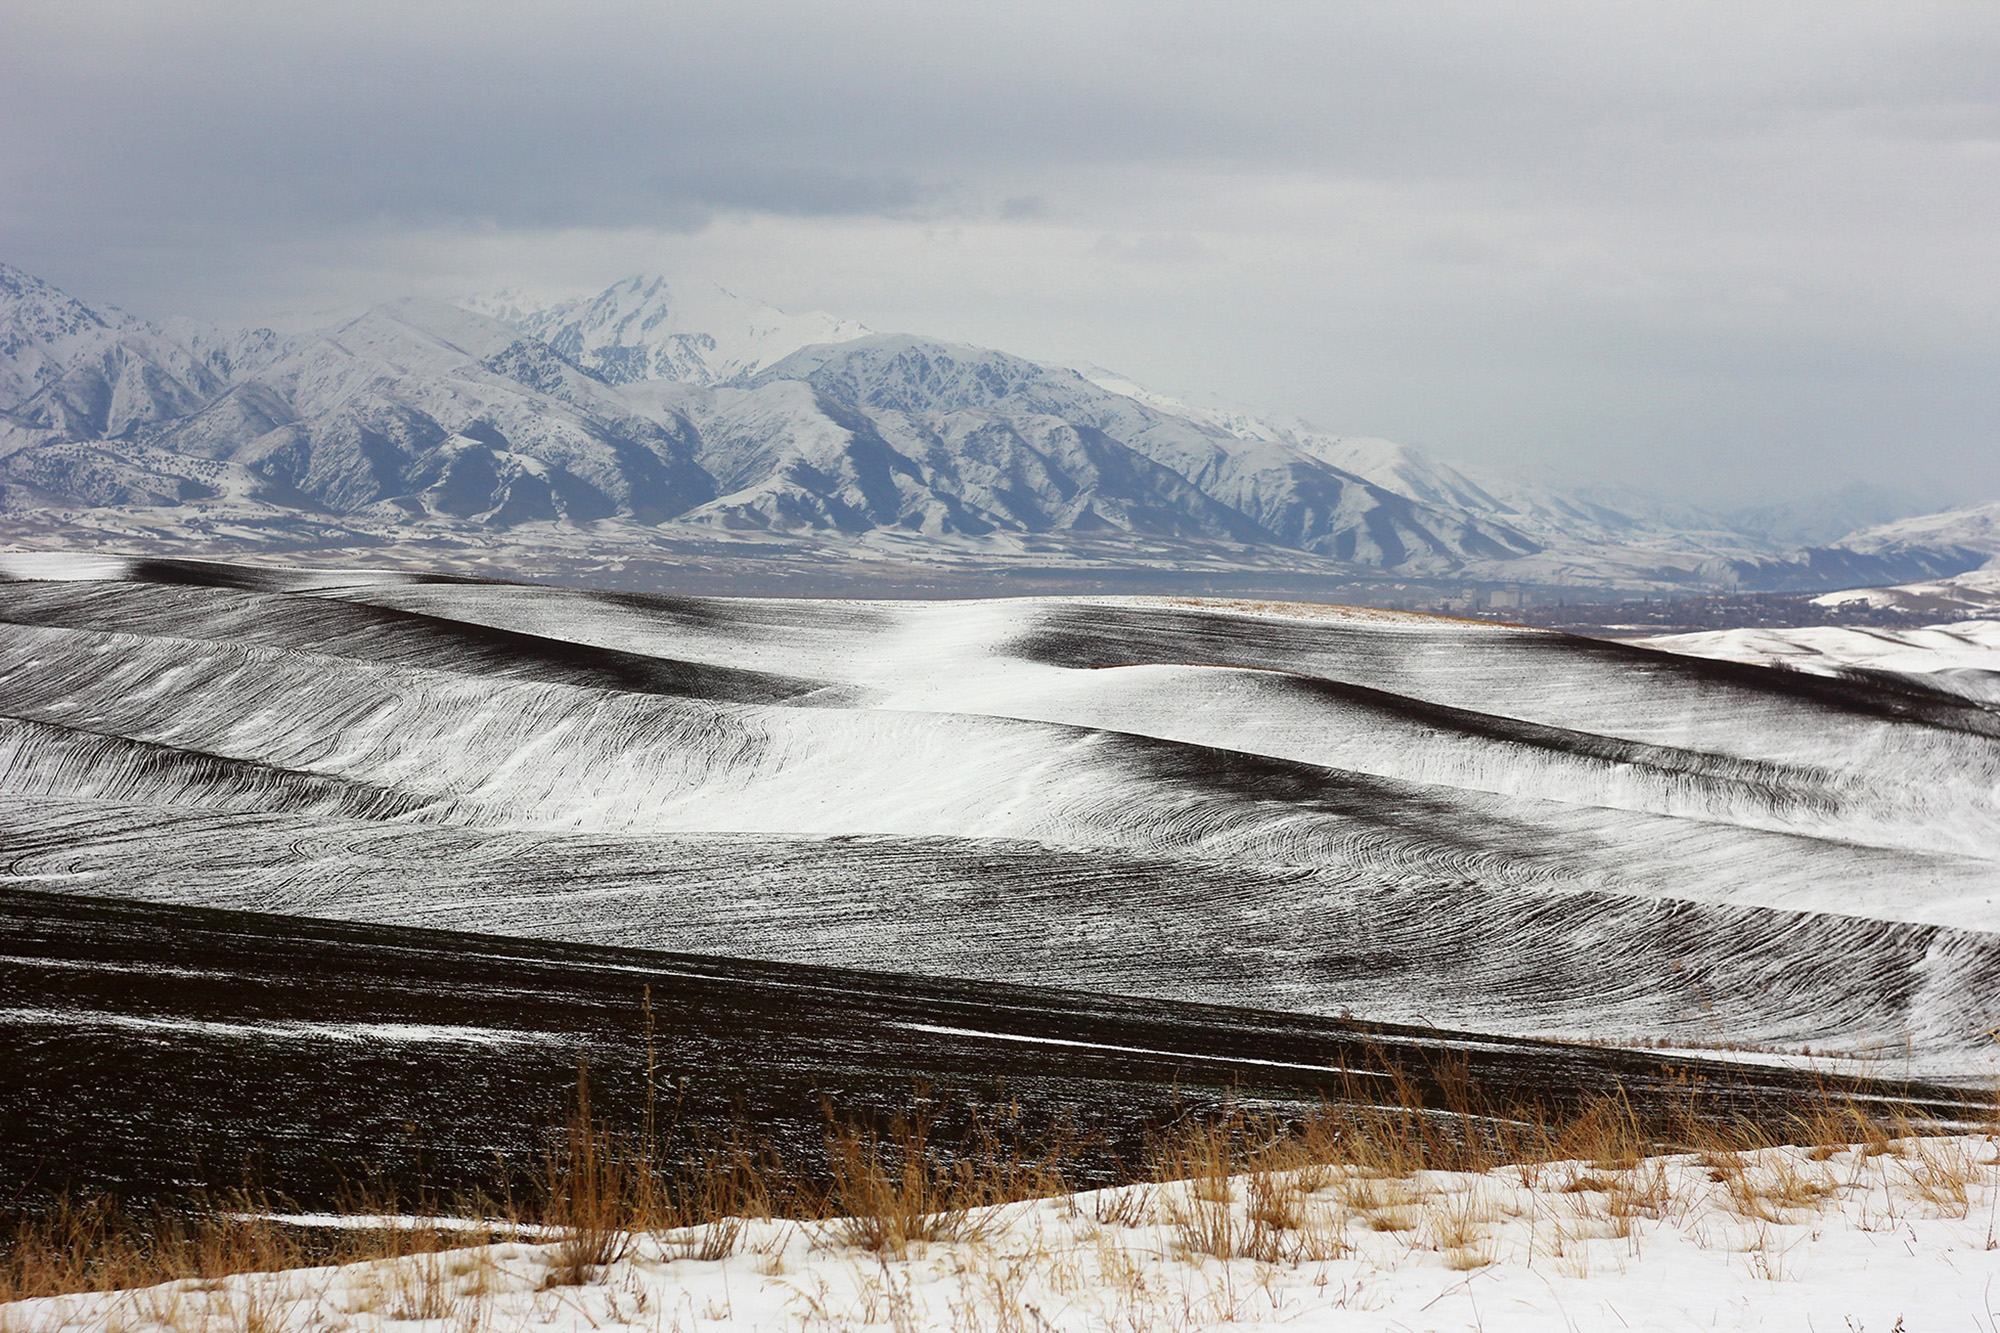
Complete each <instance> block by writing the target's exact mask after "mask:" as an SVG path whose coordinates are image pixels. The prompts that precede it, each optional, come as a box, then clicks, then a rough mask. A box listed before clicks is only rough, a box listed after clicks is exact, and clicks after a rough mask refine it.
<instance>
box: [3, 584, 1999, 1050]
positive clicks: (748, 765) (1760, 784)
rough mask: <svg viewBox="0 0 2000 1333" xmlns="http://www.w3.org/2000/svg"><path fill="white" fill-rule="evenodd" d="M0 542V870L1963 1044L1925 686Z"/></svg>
mask: <svg viewBox="0 0 2000 1333" xmlns="http://www.w3.org/2000/svg"><path fill="white" fill-rule="evenodd" d="M0 566H4V567H5V568H8V569H10V570H12V571H14V572H15V573H17V574H18V575H22V576H27V577H29V578H32V579H35V580H40V581H33V582H17V583H12V584H5V583H0V685H3V686H4V688H0V699H4V700H5V703H4V705H3V706H0V847H4V855H0V864H5V865H7V866H8V867H9V871H10V874H12V875H13V876H14V877H16V880H17V881H18V882H19V883H21V884H23V885H28V886H42V887H45V888H49V889H54V890H60V891H65V892H81V893H89V894H96V895H112V896H137V897H141V898H149V899H155V900H166V901H184V902H194V903H200V904H207V905H212V906H218V907H238V908H250V909H254V910H260V911H288V912H296V913H301V914H307V915H321V916H333V917H352V918H357V919H364V920H374V921H379V922H384V923H392V924H393V923H406V924H413V925H415V924H421V925H429V926H441V927H448V928H461V929H476V930H479V931H484V932H488V933H517V934H524V935H534V936H540V937H544V938H554V939H574V940H579V941H588V942H597V943H611V944H621V945H625V944H631V945H643V946H646V947H654V948H663V949H670V950H681V951H690V952H698V953H717V954H724V955H728V956H752V957H762V958H769V959H772V960H776V961H810V962H818V963H828V964H837V965H842V966H852V967H859V968H864V969H878V970H882V969H886V970H895V971H911V970H915V971H921V972H926V973H930V974H933V975H939V976H956V977H969V978H984V979H988V980H994V981H1017V982H1031V983H1041V984H1052V985H1060V986H1066V987H1070V988H1074V989H1081V990H1090V991H1097V992H1101V993H1102V992H1110V993H1122V994H1132V995H1145V996H1155V997H1174V998H1180V999H1192V1000H1205V1001H1211V1002H1216V1003H1224V1004H1248V1005H1252V1006H1257V1007H1263V1008H1270V1009H1282V1010H1289V1011H1296V1012H1308V1013H1316V1014H1324V1015H1333V1014H1338V1013H1340V1012H1341V1011H1343V1010H1352V1011H1353V1012H1355V1013H1357V1014H1361V1015H1364V1016H1368V1017H1372V1018H1378V1019H1384V1020H1392V1021H1423V1022H1431V1023H1437V1024H1442V1025H1444V1026H1449V1027H1459V1028H1466V1029H1473V1030H1486V1031H1500V1032H1504V1033H1507V1034H1510V1035H1516V1036H1519V1035H1542V1036H1559V1037H1565V1038H1571V1039H1577V1040H1593V1041H1611V1042H1614V1043H1630V1042H1641V1043H1655V1042H1657V1043H1664V1044H1667V1045H1674V1046H1733V1045H1744V1044H1747V1045H1750V1046H1754V1047H1758V1048H1782V1049H1784V1050H1793V1049H1796V1048H1800V1047H1806V1046H1810V1047H1811V1048H1812V1049H1813V1050H1815V1051H1818V1052H1822V1053H1825V1052H1846V1053H1850V1054H1860V1053H1865V1052H1869V1051H1881V1050H1887V1049H1890V1048H1893V1049H1894V1050H1895V1052H1896V1059H1897V1061H1898V1064H1899V1067H1900V1065H1901V1062H1902V1061H1903V1059H1904V1058H1905V1054H1906V1052H1907V1054H1908V1056H1909V1058H1910V1059H1912V1060H1914V1062H1915V1064H1916V1066H1917V1067H1918V1068H1919V1069H1921V1070H1922V1071H1923V1072H1925V1073H1927V1074H1934V1075H1937V1076H1939V1077H1952V1078H1965V1077H1984V1076H1985V1075H1986V1074H1987V1073H1988V1072H1990V1062H1991V1057H1992V1044H1991V1040H1990V1037H1989V1036H1988V1035H1986V1034H1987V1031H1988V1029H1990V1027H1991V1025H1992V1021H1993V1020H1992V1016H1991V1013H1990V997H1991V995H1992V994H1993V988H1994V985H1995V981H1996V978H2000V807H1996V806H1995V803H1994V792H1995V791H1996V789H2000V718H1996V715H1995V713H1994V712H1993V711H1992V709H1991V708H1989V707H1987V706H1984V705H1982V704H1980V703H1979V702H1976V701H1974V700H1970V699H1967V698H1963V697H1959V696H1956V695H1954V694H1952V693H1949V692H1946V691H1941V690H1937V689H1932V688H1924V687H1922V686H1921V684H1919V683H1914V682H1912V681H1911V680H1910V679H1908V678H1904V677H1894V676H1889V675H1886V674H1876V675H1870V676H1854V675H1840V676H1815V675H1810V674H1805V673H1801V672H1796V671H1780V670H1773V669H1770V668H1767V667H1761V666H1750V665H1739V664H1736V663H1732V662H1716V661H1708V660H1704V659H1702V658H1698V657H1691V656H1686V655H1682V654H1677V653H1664V652H1658V651H1652V650H1648V649H1646V648H1643V647H1635V646H1631V645H1622V644H1612V643H1603V642H1597V641H1592V640H1584V639H1576V638H1571V637H1568V636H1565V635H1561V634H1555V633H1550V632H1546V631H1533V630H1525V629H1520V628H1515V627H1507V626H1500V625H1490V624H1481V623H1476V622H1466V621H1458V620H1450V619H1438V618H1431V617H1424V616H1411V615H1401V614H1395V613H1387V612H1370V611H1357V610H1349V609H1341V608H1323V607H1322V608H1312V607H1294V606H1273V605H1263V604H1236V603H1225V602H1204V601H1188V600H1173V599H1157V600H1148V599H1129V598H1128V599H1112V598H1105V599H1015V600H999V601H986V602H976V601H975V602H928V603H925V602H897V603H890V602H875V603H869V602H804V601H800V602H786V601H755V600H730V599H693V598H648V597H642V596H635V595H631V594H592V593H584V592H571V591H564V590H560V589H552V588H533V587H525V586H510V585H494V584H486V585H479V584H462V583H461V584H445V583H424V582H413V581H412V580H411V579H409V578H408V577H407V576H403V577H394V578H387V579H383V580H381V581H379V582H368V581H364V580H361V579H358V578H357V577H356V576H355V575H352V574H347V575H339V576H329V575H326V574H320V573H310V572H300V573H286V572H283V571H259V570H244V569H232V568H229V567H219V566H211V567H203V568H198V569H174V568H167V567H149V566H144V565H138V564H128V565H126V566H124V567H123V568H111V567H107V566H106V564H105V563H104V562H103V561H102V560H96V561H80V562H77V563H75V564H69V563H67V562H65V561H62V560H58V559H52V558H49V557H41V558H25V559H24V558H21V557H0ZM108 575H115V576H118V577H107V576H108ZM162 579H166V580H175V581H172V582H161V581H160V580H162ZM169 848H170V849H171V853H170V855H171V860H172V864H173V865H174V866H176V867H177V870H178V872H179V873H177V874H175V875H172V876H166V877H163V876H161V875H160V874H159V873H158V867H159V864H160V861H161V858H162V856H166V855H169V853H168V852H167V850H166V849H169Z"/></svg>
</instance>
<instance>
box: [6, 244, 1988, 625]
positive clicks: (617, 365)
mask: <svg viewBox="0 0 2000 1333" xmlns="http://www.w3.org/2000/svg"><path fill="white" fill-rule="evenodd" d="M1680 518H1681V521H1679V522H1676V521H1674V516H1671V515H1663V514H1660V513H1654V514H1647V513H1645V512H1642V511H1636V507H1633V506H1621V505H1619V504H1616V503H1609V502H1604V501H1601V500H1599V499H1596V498H1591V497H1586V496H1583V495H1579V494H1576V493H1573V492H1566V491H1563V490H1560V489H1557V488H1553V487H1548V486H1542V485H1538V484H1534V483H1529V482H1524V481H1521V480H1519V479H1514V478H1508V477H1505V476H1501V475H1499V474H1489V473H1481V472H1476V471H1475V470H1473V469H1467V468H1461V467H1457V466H1454V465H1451V464H1447V463H1444V462H1442V461H1441V460H1438V459H1435V458H1432V457H1430V456H1428V455H1425V454H1423V453H1421V452H1420V451H1417V450H1414V449H1409V448H1407V447H1404V446H1400V445H1395V444H1392V443H1390V442H1387V441H1380V440H1364V439H1351V438H1343V437H1338V436H1332V435H1327V434H1325V433H1323V432H1318V431H1315V430H1313V429H1312V428H1310V427H1307V426H1304V425H1303V424H1301V423H1287V422H1277V421H1272V420H1269V419H1265V418H1260V417H1256V416H1253V415H1251V414H1247V413H1235V412H1224V411H1215V410H1210V409H1203V408H1196V407H1191V406H1189V405H1187V404H1184V403H1180V402H1177V401H1175V400H1173V399H1170V398H1165V397H1163V396H1161V395H1158V394H1153V393H1150V392H1148V391H1146V390H1144V389H1142V388H1139V387H1138V386H1136V385H1131V384H1128V383H1125V382H1123V381H1119V380H1117V379H1116V378H1115V377H1111V376H1108V375H1104V374H1102V373H1096V374H1092V375H1086V374H1083V373H1080V372H1078V371H1075V370H1070V369H1066V368H1061V367H1053V366H1048V365H1044V364H1041V363H1037V362H1034V361H1029V360H1026V359H1024V358H1021V357H1016V356H1010V355H1008V354H1006V353H1003V352H998V351H992V350H989V349H984V348H977V347H969V346H963V345H959V344H953V343H947V342H941V341H938V340H934V339H926V338H919V337H913V336H909V335H902V334H876V333H871V332H870V331H868V330H867V329H865V328H863V327H861V326H860V325H858V324H854V323H853V322H851V321H844V320H839V319H836V318H834V317H832V316H829V315H821V314H808V315H791V314H787V313H785V312H782V311H778V310H776V309H774V308H772V307H768V306H763V305H760V304H758V303H756V302H752V301H746V300H744V299H742V298H739V297H736V296H734V295H733V294H731V293H728V292H726V291H723V290H722V289H720V288H709V287H700V286H693V287H687V288H670V287H669V286H668V285H667V284H666V283H664V282H663V281H662V280H660V279H657V278H631V279H627V280H626V281H624V282H620V283H617V284H615V285H613V286H612V287H610V288H608V289H606V290H605V291H604V292H601V293H599V294H598V295H596V296H594V297H589V298H581V299H577V300H570V301H565V302H560V303H555V304H548V305H536V304H533V303H528V302H523V301H521V300H519V299H518V298H510V297H506V296H502V297H497V298H491V299H487V300H481V301H472V302H468V303H466V304H465V305H463V306H453V305H444V304H439V303H435V302H424V301H405V302H399V303H394V304H390V305H385V306H380V307H377V308H375V309H373V310H370V311H368V312H366V313H365V314H362V315H360V316H358V317H356V318H353V319H349V320H347V321H345V322H343V323H340V324H338V325H335V326H334V327H331V328H327V329H324V330H321V331H318V332H315V333H311V334H306V335H302V336H296V337H280V336H278V335H276V334H273V333H270V332H269V331H266V330H256V331H247V332H229V331H223V330H216V329H209V328H206V327H204V326H201V325H198V324H195V323H192V322H189V321H179V320H177V321H172V322H170V323H168V324H166V325H153V324H150V323H147V322H146V321H143V320H140V319H137V318H135V317H133V316H131V315H129V314H126V313H124V312H122V311H119V310H116V309H115V308H113V307H109V306H102V305H93V304H89V303H86V302H83V301H80V300H78V299H76V298H74V297H71V296H69V295H67V294H65V293H63V292H61V291H59V290H57V289H56V288H54V287H53V286H51V285H49V284H47V283H45V282H42V281H40V280H39V279H36V278H34V277H32V276H30V275H28V274H25V273H22V272H20V271H19V270H17V269H12V268H7V267H5V266H0V522H11V523H14V524H19V523H39V524H41V525H43V528H44V529H46V528H47V527H48V525H51V524H56V525H61V524H68V525H71V526H78V527H92V526H93V525H94V527H95V529H96V530H112V531H120V532H124V531H143V532H148V533H157V534H166V535H174V534H181V535H186V536H188V537H190V538H192V539H200V540H212V539H214V538H216V537H217V536H218V534H227V535H228V537H229V538H230V540H232V541H236V542H238V543H239V544H240V543H244V542H248V543H251V544H255V543H256V542H257V541H260V540H266V539H268V540H270V541H272V542H278V543H282V544H285V545H288V546H290V547H292V548H294V549H296V548H299V547H310V546H311V545H313V544H314V543H315V542H317V541H322V540H326V536H325V534H326V533H327V532H329V531H331V530H332V529H334V528H338V529H340V530H341V531H343V532H345V533H348V534H350V535H352V534H356V533H360V534H363V535H365V536H366V537H367V539H368V540H389V539H395V540H407V539H410V538H412V536H413V535H415V536H418V537H420V536H421V534H422V533H424V532H427V531H443V530H451V531H454V532H458V533H464V532H466V531H468V530H470V531H474V532H477V531H486V532H491V533H493V534H495V536H496V539H504V540H505V541H507V542H508V543H510V544H512V545H515V546H521V545H524V544H525V545H526V546H529V547H532V546H533V545H534V544H535V543H536V542H543V541H552V542H558V543H562V542H570V543H573V542H575V541H577V540H580V539H585V538H587V539H589V540H593V541H603V542H615V543H621V544H625V545H631V544H633V543H638V544H642V545H643V544H644V543H645V542H647V541H653V540H662V539H669V538H670V539H673V540H695V541H699V540H704V537H703V534H709V537H708V538H707V539H709V540H716V539H722V538H724V537H725V536H728V535H741V534H767V535H768V534H789V535H792V536H804V537H817V538H823V539H825V540H826V541H828V542H833V543H838V542H840V541H842V540H850V539H855V538H859V537H862V536H864V535H868V534H903V535H905V536H907V537H909V538H911V539H916V540H927V541H929V542H931V543H933V544H935V545H936V547H937V549H939V550H952V551H975V552H976V551H979V550H985V549H988V548H990V549H991V550H992V551H994V552H999V553H1004V552H1005V551H1007V550H1009V549H1015V548H1017V547H1018V543H1019V542H1020V541H1022V540H1039V541H1043V542H1045V543H1046V542H1051V541H1052V542H1056V543H1058V544H1059V545H1060V544H1061V543H1064V542H1068V543H1072V544H1076V543H1081V544H1087V545H1092V549H1098V550H1101V549H1103V547H1104V544H1105V543H1107V542H1109V543H1113V544H1118V543H1122V544H1123V548H1124V549H1128V550H1134V551H1137V550H1144V549H1149V548H1157V547H1158V545H1159V544H1160V543H1179V544H1187V543H1193V544H1195V545H1197V546H1199V547H1201V548H1202V549H1203V550H1205V551H1208V552H1210V553H1211V554H1215V553H1220V556H1219V558H1222V559H1225V560H1226V559H1229V558H1236V557H1231V556H1230V555H1229V553H1231V552H1235V553H1237V554H1238V556H1239V557H1241V558H1244V559H1250V558H1263V557H1262V556H1260V555H1259V554H1258V553H1267V554H1268V553H1274V552H1275V553H1281V554H1282V555H1283V556H1284V558H1286V559H1293V560H1297V561H1304V562H1306V563H1307V564H1308V565H1315V567H1322V568H1324V569H1325V570H1327V571H1328V572H1330V573H1338V571H1340V570H1364V571H1365V570H1375V571H1393V572H1395V573H1396V574H1399V575H1407V576H1411V577H1418V578H1433V579H1435V578H1452V579H1481V580H1500V581H1513V582H1523V583H1536V584H1551V585H1579V584H1580V585H1588V584H1592V583H1596V584H1625V585H1643V586H1654V585H1660V586H1676V585H1683V584H1701V583H1709V584H1716V583H1720V584H1727V585H1734V586H1772V587H1780V586H1786V587H1790V586H1838V585H1839V583H1840V582H1841V581H1843V580H1845V581H1847V582H1849V583H1851V582H1856V581H1859V582H1870V581H1873V582H1891V581H1907V580H1909V579H1913V578H1925V577H1936V576H1941V575H1949V574H1953V573H1956V572H1958V571H1960V570H1963V569H1967V568H1971V567H1973V566H1975V565H1978V564H1982V563H1984V561H1985V559H1986V558H1988V556H1989V555H1990V554H1991V551H1989V550H1985V549H1983V548H1982V547H1981V546H1979V545H1978V544H1961V543H1959V542H1957V541H1956V540H1955V539H1954V538H1953V535H1952V534H1953V533H1954V532H1955V531H1956V530H1955V529H1952V528H1950V527H1949V525H1946V526H1945V527H1942V528H1939V529H1937V531H1938V533H1939V534H1940V536H1939V539H1938V540H1936V541H1930V542H1926V541H1904V542H1882V541H1877V542H1875V543H1874V544H1873V545H1871V546H1866V547H1862V546H1848V545H1841V544H1835V545H1832V546H1829V547H1827V548H1823V549H1820V550H1805V551H1790V550H1787V549H1785V548H1784V547H1783V546H1782V545H1780V544H1779V543H1777V542H1774V541H1772V540H1771V539H1769V538H1768V537H1765V536H1761V535H1759V534H1757V533H1754V532H1746V531H1744V530H1742V529H1741V528H1735V529H1732V528H1731V527H1730V526H1729V525H1728V524H1726V523H1725V522H1724V521H1723V520H1720V519H1712V518H1711V517H1710V516H1706V515H1698V516H1694V517H1693V518H1692V519H1690V518H1689V517H1688V516H1680ZM982 543H983V544H984V545H982ZM1009 543H1013V544H1014V546H1013V547H1010V546H1009ZM1177 549H1178V548H1177Z"/></svg>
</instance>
